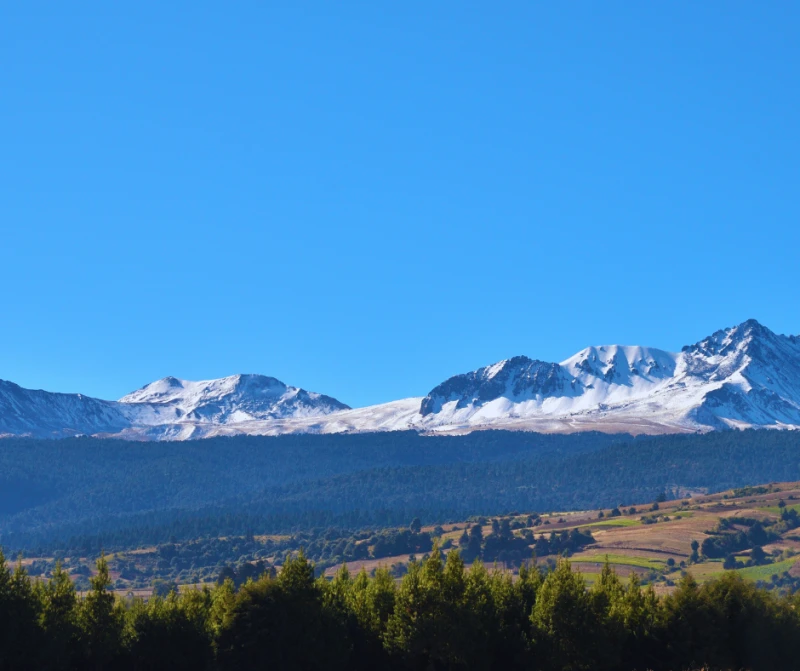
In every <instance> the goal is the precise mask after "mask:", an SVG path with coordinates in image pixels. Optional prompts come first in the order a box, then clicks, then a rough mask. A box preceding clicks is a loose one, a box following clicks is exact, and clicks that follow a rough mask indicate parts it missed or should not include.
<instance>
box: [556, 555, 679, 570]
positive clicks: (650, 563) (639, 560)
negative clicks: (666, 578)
mask: <svg viewBox="0 0 800 671" xmlns="http://www.w3.org/2000/svg"><path fill="white" fill-rule="evenodd" d="M571 561H573V562H575V563H580V562H586V563H588V562H592V563H599V564H603V563H605V562H606V561H608V563H609V564H611V565H612V566H613V565H617V566H637V567H639V568H654V569H659V568H663V567H664V565H665V562H663V561H661V560H660V559H649V558H646V557H631V556H629V555H621V554H587V555H584V554H581V555H575V556H574V557H573V558H572V560H571Z"/></svg>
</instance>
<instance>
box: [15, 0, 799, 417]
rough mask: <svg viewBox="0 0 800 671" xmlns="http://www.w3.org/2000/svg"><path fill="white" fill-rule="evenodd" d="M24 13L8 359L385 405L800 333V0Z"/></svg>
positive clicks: (85, 384) (124, 387)
mask: <svg viewBox="0 0 800 671" xmlns="http://www.w3.org/2000/svg"><path fill="white" fill-rule="evenodd" d="M13 5H14V6H11V5H9V6H7V7H5V8H4V10H3V13H2V19H0V147H1V149H0V216H1V217H2V219H0V222H2V223H0V226H1V227H2V230H1V231H0V232H1V233H2V236H1V237H0V282H1V283H2V284H1V286H2V293H1V294H0V296H2V304H0V305H1V306H0V315H1V319H2V321H1V322H0V378H4V379H10V380H13V381H15V382H18V383H19V384H22V385H23V386H28V387H36V388H46V389H50V390H54V391H81V392H83V393H86V394H91V395H95V396H100V397H105V398H116V397H119V396H121V395H122V394H124V393H126V392H128V391H130V390H132V389H135V388H137V387H140V386H141V385H143V384H145V383H147V382H149V381H151V380H153V379H156V378H159V377H163V376H165V375H175V376H178V377H184V378H189V379H203V378H210V377H219V376H223V375H229V374H233V373H236V372H260V373H264V374H269V375H274V376H276V377H278V378H280V379H281V380H283V381H285V382H287V383H289V384H295V385H300V386H303V387H305V388H307V389H312V390H316V391H321V392H325V393H328V394H331V395H333V396H336V397H337V398H339V399H341V400H342V401H344V402H346V403H349V404H351V405H364V404H368V403H373V402H382V401H387V400H391V399H394V398H399V397H405V396H412V395H423V394H425V393H427V391H428V390H429V389H430V388H431V387H432V386H433V385H435V384H437V383H438V382H440V381H441V380H443V379H444V378H446V377H448V376H449V375H452V374H455V373H459V372H463V371H466V370H471V369H473V368H476V367H478V366H481V365H485V364H488V363H491V362H494V361H497V360H499V359H502V358H505V357H509V356H513V355H516V354H527V355H529V356H532V357H536V358H541V359H545V360H554V361H560V360H562V359H564V358H566V357H567V356H569V355H571V354H573V353H574V352H575V351H577V350H579V349H581V348H582V347H584V346H587V345H590V344H603V343H624V344H634V343H635V344H646V345H652V346H656V347H662V348H666V349H676V348H679V347H681V346H682V345H684V344H686V343H690V342H694V341H696V340H698V339H700V338H701V337H703V336H705V335H707V334H709V333H710V332H712V331H714V330H716V329H718V328H721V327H724V326H729V325H732V324H735V323H738V322H741V321H743V320H745V319H747V318H749V317H755V318H757V319H759V320H760V321H762V322H763V323H765V324H766V325H767V326H769V327H770V328H772V329H773V330H776V331H778V332H786V333H800V310H798V308H799V307H800V305H799V303H800V262H798V260H799V259H800V249H799V247H800V233H799V232H798V223H800V216H799V215H800V193H799V192H798V185H800V123H798V120H800V77H799V76H798V75H800V46H799V45H800V42H799V41H798V39H797V36H798V34H800V5H798V4H797V3H789V2H774V3H755V2H729V1H725V2H591V3H587V2H574V3H556V2H551V3H532V2H517V3H514V2H508V3H501V5H500V6H498V5H496V4H495V5H491V6H490V5H489V4H487V3H485V2H483V3H468V2H463V1H462V2H435V3H430V2H403V3H375V2H358V3H356V2H342V3H331V2H291V3H290V2H286V3H278V2H274V3H268V2H256V1H252V2H245V1H242V2H236V3H220V2H215V3H212V2H151V1H143V0H139V1H138V2H119V3H117V2H114V3H111V2H99V1H97V2H70V3H67V2H46V3H40V2H35V1H31V2H23V3H13ZM387 5H391V7H389V8H387Z"/></svg>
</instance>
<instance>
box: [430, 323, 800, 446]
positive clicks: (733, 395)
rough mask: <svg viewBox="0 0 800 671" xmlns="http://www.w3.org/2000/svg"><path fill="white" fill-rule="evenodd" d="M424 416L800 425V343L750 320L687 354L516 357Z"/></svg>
mask: <svg viewBox="0 0 800 671" xmlns="http://www.w3.org/2000/svg"><path fill="white" fill-rule="evenodd" d="M420 416H421V417H420V419H419V420H418V421H417V426H420V427H425V428H426V429H428V430H442V429H444V428H445V427H447V429H449V430H455V429H459V428H460V429H471V428H487V427H499V426H501V425H502V426H503V427H504V428H527V429H538V430H543V431H574V430H584V429H600V430H620V431H622V430H626V431H633V432H647V433H655V432H665V431H682V430H708V429H723V428H733V427H749V426H768V427H800V339H799V338H797V337H794V336H781V335H776V334H775V333H773V332H772V331H770V330H769V329H767V328H765V327H764V326H762V325H761V324H759V323H758V322H757V321H755V320H749V321H746V322H744V323H743V324H740V325H739V326H735V327H733V328H729V329H724V330H721V331H717V332H716V333H714V334H713V335H712V336H710V337H708V338H706V339H704V340H702V341H700V342H699V343H697V344H695V345H690V346H688V347H684V348H683V350H682V351H681V352H679V353H672V352H665V351H663V350H658V349H653V348H646V347H623V346H619V345H610V346H604V347H589V348H587V349H585V350H582V351H581V352H578V353H577V354H576V355H574V356H573V357H570V358H569V359H567V360H566V361H563V362H561V363H560V364H553V363H545V362H542V361H533V360H531V359H528V358H527V357H515V358H513V359H508V360H506V361H501V362H499V363H496V364H494V365H492V366H487V367H485V368H481V369H479V370H477V371H474V372H472V373H467V374H465V375H457V376H455V377H453V378H450V379H449V380H447V381H445V382H443V383H442V384H440V385H439V386H437V387H436V388H434V389H433V390H432V391H431V392H430V394H428V396H426V397H425V398H424V399H423V401H422V404H421V406H420Z"/></svg>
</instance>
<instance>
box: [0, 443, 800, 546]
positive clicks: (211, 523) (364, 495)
mask: <svg viewBox="0 0 800 671" xmlns="http://www.w3.org/2000/svg"><path fill="white" fill-rule="evenodd" d="M0 474H1V475H0V542H2V544H3V545H4V546H5V547H6V548H8V549H9V550H10V551H12V552H14V553H16V552H17V551H19V550H26V551H28V550H30V551H39V552H43V551H45V550H47V551H51V550H58V549H59V548H61V549H64V548H76V547H79V548H82V549H84V550H85V551H90V550H91V551H92V553H94V554H99V552H100V551H101V550H102V549H105V550H110V549H116V548H128V547H136V546H138V545H142V544H155V543H167V542H170V541H174V540H185V539H194V538H210V537H219V536H222V535H224V536H234V535H239V536H247V535H250V534H266V533H289V534H291V533H295V532H299V531H307V530H310V529H322V530H324V529H328V528H331V527H336V528H341V529H348V530H351V531H355V530H359V529H367V528H371V529H381V528H389V527H400V526H404V525H405V524H407V523H408V520H410V519H413V518H415V517H419V518H420V519H422V520H424V521H425V523H426V524H437V523H445V522H447V521H457V520H463V519H466V518H468V517H470V516H473V515H489V516H495V515H504V514H508V513H511V512H514V511H524V512H534V511H538V512H545V511H551V510H568V509H585V508H602V507H612V506H616V505H619V504H629V503H636V502H642V501H651V500H653V499H654V498H655V497H656V496H657V495H658V494H659V493H660V492H664V491H668V492H669V491H679V490H681V489H704V490H707V491H711V492H713V491H721V490H723V489H727V488H731V487H740V486H745V485H749V484H756V483H761V482H770V481H779V480H796V479H798V478H800V436H799V435H797V434H796V433H795V432H781V431H742V432H739V431H728V432H713V433H709V434H705V435H680V436H661V437H653V438H650V437H639V438H632V437H630V436H606V435H603V434H578V435H568V436H554V435H541V434H532V433H514V432H501V431H485V432H475V433H472V434H470V435H468V436H452V437H427V436H420V435H418V434H416V433H409V432H398V433H382V434H363V435H342V436H282V437H258V438H254V437H239V438H220V439H208V440H202V441H191V442H184V443H144V444H141V443H128V442H124V441H111V440H97V439H91V438H78V439H69V440H59V441H40V440H25V439H6V440H2V441H0Z"/></svg>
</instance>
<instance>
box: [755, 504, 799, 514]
mask: <svg viewBox="0 0 800 671" xmlns="http://www.w3.org/2000/svg"><path fill="white" fill-rule="evenodd" d="M759 510H766V511H769V512H771V513H774V514H775V515H780V514H781V512H783V508H780V507H778V506H765V507H763V508H759ZM786 510H796V511H797V512H798V513H800V503H794V504H792V505H791V506H786Z"/></svg>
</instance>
